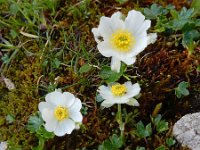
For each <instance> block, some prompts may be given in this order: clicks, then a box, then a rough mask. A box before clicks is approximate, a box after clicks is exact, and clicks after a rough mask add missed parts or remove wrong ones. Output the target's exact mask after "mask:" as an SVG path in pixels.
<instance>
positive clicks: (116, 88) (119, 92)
mask: <svg viewBox="0 0 200 150" xmlns="http://www.w3.org/2000/svg"><path fill="white" fill-rule="evenodd" d="M111 92H112V94H113V95H114V96H123V95H124V94H126V92H127V88H126V86H125V85H122V84H115V85H113V86H112V87H111Z"/></svg>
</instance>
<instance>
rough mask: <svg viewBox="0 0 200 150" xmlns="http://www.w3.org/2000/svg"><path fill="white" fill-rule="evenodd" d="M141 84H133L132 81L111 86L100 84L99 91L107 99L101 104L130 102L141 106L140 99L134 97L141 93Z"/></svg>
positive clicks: (109, 104)
mask: <svg viewBox="0 0 200 150" xmlns="http://www.w3.org/2000/svg"><path fill="white" fill-rule="evenodd" d="M140 90H141V88H140V85H139V84H138V83H135V84H132V83H131V82H130V81H128V82H125V83H124V84H119V83H114V84H112V85H110V86H108V87H107V86H104V85H102V86H100V87H99V89H98V92H99V93H100V95H101V97H102V98H103V99H105V100H104V101H103V102H102V103H101V106H103V107H106V108H108V107H111V106H112V105H114V104H128V105H131V106H139V103H138V101H137V100H136V99H135V98H133V97H135V96H137V95H138V94H139V93H140Z"/></svg>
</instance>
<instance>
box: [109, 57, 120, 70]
mask: <svg viewBox="0 0 200 150" xmlns="http://www.w3.org/2000/svg"><path fill="white" fill-rule="evenodd" d="M120 68H121V61H120V60H119V59H118V58H116V57H112V58H111V70H112V71H116V72H120Z"/></svg>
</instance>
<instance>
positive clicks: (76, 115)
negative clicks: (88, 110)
mask: <svg viewBox="0 0 200 150" xmlns="http://www.w3.org/2000/svg"><path fill="white" fill-rule="evenodd" d="M70 118H71V119H72V120H73V121H75V122H82V120H83V116H82V114H81V112H79V111H70Z"/></svg>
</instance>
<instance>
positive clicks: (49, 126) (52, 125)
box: [44, 120, 58, 132]
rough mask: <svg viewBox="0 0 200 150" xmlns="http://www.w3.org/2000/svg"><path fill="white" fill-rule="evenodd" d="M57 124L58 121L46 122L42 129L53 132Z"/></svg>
mask: <svg viewBox="0 0 200 150" xmlns="http://www.w3.org/2000/svg"><path fill="white" fill-rule="evenodd" d="M57 124H58V121H56V120H52V121H48V122H46V123H45V124H44V127H45V129H46V130H47V131H48V132H54V130H55V128H56V126H57Z"/></svg>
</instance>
